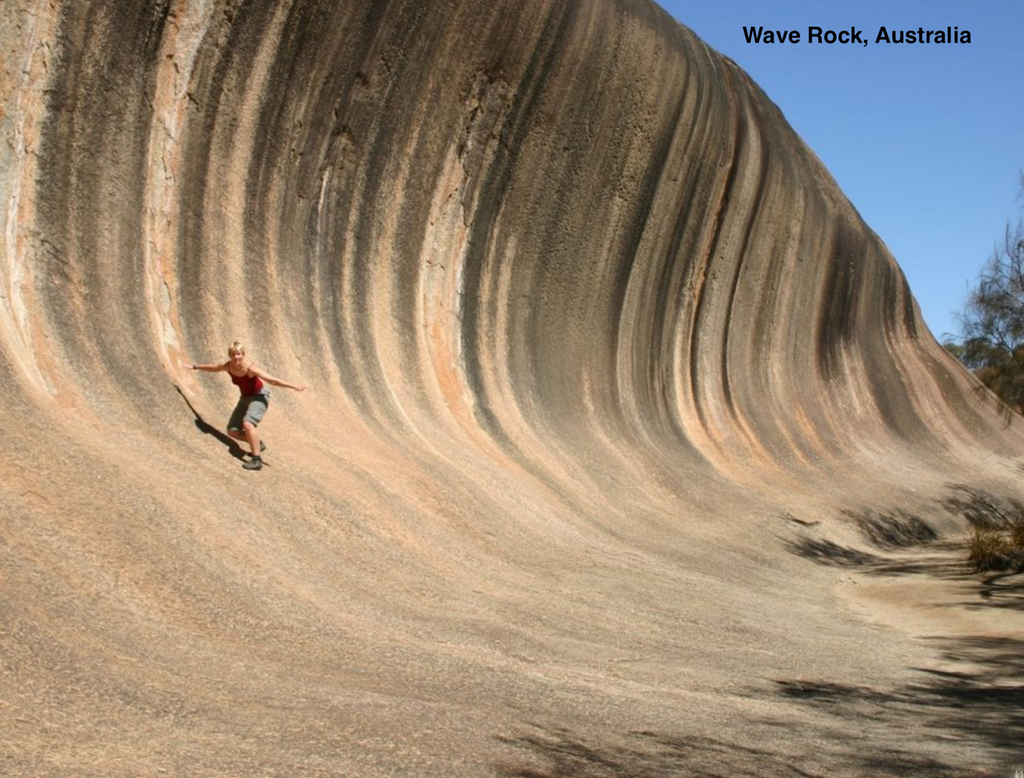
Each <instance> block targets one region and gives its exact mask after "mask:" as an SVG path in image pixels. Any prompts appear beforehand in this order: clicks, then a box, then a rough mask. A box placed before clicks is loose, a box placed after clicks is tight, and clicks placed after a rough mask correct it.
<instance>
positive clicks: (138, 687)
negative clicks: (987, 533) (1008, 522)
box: [0, 0, 1024, 778]
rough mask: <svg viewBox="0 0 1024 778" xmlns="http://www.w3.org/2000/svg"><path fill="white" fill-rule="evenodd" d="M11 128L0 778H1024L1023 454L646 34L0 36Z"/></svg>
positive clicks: (709, 67) (23, 3)
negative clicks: (990, 553) (994, 575)
mask: <svg viewBox="0 0 1024 778" xmlns="http://www.w3.org/2000/svg"><path fill="white" fill-rule="evenodd" d="M0 100H2V102H0V204H2V206H3V207H2V209H0V227H2V229H0V377H2V378H3V385H4V392H3V409H2V411H0V773H3V774H5V775H12V776H33V777H35V776H50V775H53V776H65V775H67V776H72V775H73V776H104V777H105V778H106V777H108V776H158V775H165V774H166V775H190V776H257V775H268V776H269V775H274V776H293V775H294V776H304V777H308V776H342V775H344V776H360V777H363V776H369V777H371V778H372V777H374V776H390V775H407V776H455V777H458V776H467V777H472V778H477V777H478V776H490V775H495V776H551V777H552V778H553V777H555V776H566V777H567V776H587V777H588V778H594V777H596V778H602V777H604V776H609V777H610V776H616V777H618V776H627V775H629V776H676V775H691V774H692V775H709V776H719V775H722V776H725V775H730V776H732V775H749V774H766V775H768V774H770V775H808V774H810V775H819V774H820V775H824V774H827V775H830V776H843V775H849V776H862V775H865V774H872V775H890V774H891V775H906V774H909V773H910V772H915V771H920V774H922V775H923V774H929V775H949V776H952V775H957V776H961V775H975V774H977V775H982V774H985V775H1003V774H1006V775H1010V774H1012V769H1013V768H1014V767H1015V765H1014V763H1013V762H1012V760H1011V755H1012V753H1013V749H1015V748H1019V744H1020V742H1022V740H1024V732H1022V728H1024V725H1022V722H1021V718H1020V715H1019V710H1020V696H1019V686H1013V687H1012V688H1011V687H1008V686H1006V684H1007V683H1009V682H1010V681H1009V680H1007V679H1013V678H1017V679H1018V683H1019V675H1020V672H1021V670H1022V668H1021V665H1020V659H1019V657H1020V656H1021V655H1022V653H1021V651H1020V647H1021V646H1020V639H1019V638H1020V635H1022V634H1024V625H1022V624H1021V623H1020V615H1021V609H1020V607H1019V603H1018V601H1015V600H1013V599H1012V594H1013V590H1012V588H1011V589H1010V590H1009V591H1010V593H1009V594H1008V595H1005V596H1006V597H1010V598H1011V599H1009V600H1007V599H1005V597H1004V591H1003V590H1001V589H999V590H997V591H996V593H997V595H998V596H993V594H992V592H993V590H992V589H990V590H987V594H988V598H987V599H982V598H980V597H978V592H977V591H976V590H974V589H972V588H971V587H972V586H973V585H974V583H973V581H972V579H970V578H969V577H968V576H965V575H964V574H963V572H962V571H963V566H962V554H961V552H960V551H959V550H958V546H957V541H958V538H959V537H960V536H961V535H962V534H963V533H964V532H965V530H966V528H967V526H968V524H967V521H966V519H971V518H973V519H975V520H978V519H979V516H981V517H984V516H985V515H988V516H991V515H998V514H999V513H1002V514H1005V515H1009V512H1010V510H1011V506H1013V505H1014V501H1016V500H1019V499H1020V498H1021V497H1022V496H1024V489H1022V486H1021V467H1022V462H1024V460H1022V452H1024V433H1022V429H1024V426H1022V425H1021V424H1020V423H1019V422H1018V423H1012V424H1008V423H1007V420H1006V418H1005V416H1004V415H1003V413H1002V412H1001V410H1000V408H999V407H998V406H997V404H996V403H995V402H994V401H993V400H992V399H991V398H990V397H988V396H986V395H985V394H984V393H983V392H980V390H979V387H978V385H977V383H976V382H975V381H974V380H973V379H972V378H971V377H970V376H969V375H968V374H967V373H966V372H964V371H963V370H962V369H961V368H960V367H959V365H958V364H957V363H956V362H955V360H953V359H952V358H950V357H949V356H948V355H947V354H946V353H945V352H944V351H943V350H942V349H941V348H940V347H939V346H938V345H937V344H936V342H935V341H934V339H933V338H932V336H931V335H930V333H929V332H928V331H927V330H926V329H925V327H924V325H923V323H922V320H921V317H920V315H919V312H918V309H917V306H916V304H915V302H914V300H913V298H912V296H911V293H910V291H909V289H908V288H907V284H906V282H905V280H904V278H903V276H902V274H901V273H900V271H899V268H898V267H897V265H896V262H895V261H894V259H893V258H892V257H891V256H890V254H889V253H888V251H887V249H886V248H885V246H884V245H883V244H882V243H881V242H880V241H879V239H878V238H877V237H876V236H875V235H874V234H873V233H872V231H871V230H870V228H869V227H868V226H867V225H865V224H864V223H863V221H862V220H861V218H860V217H859V215H858V214H857V212H856V211H855V210H854V208H853V207H852V206H851V205H850V203H849V202H848V201H847V200H846V199H845V197H844V196H843V194H842V193H841V192H840V191H839V189H838V188H837V186H836V185H835V183H834V181H833V180H832V179H831V177H830V176H829V174H828V172H827V171H826V170H825V169H824V168H823V167H822V165H821V163H820V162H819V161H818V160H817V159H816V157H815V156H814V155H813V153H812V152H811V151H810V150H808V148H807V147H806V146H805V145H804V144H803V142H802V141H801V140H800V138H799V137H798V136H797V135H796V134H795V133H794V132H793V130H792V129H791V128H790V127H789V126H788V125H787V124H786V122H785V120H784V118H783V117H782V115H781V113H780V112H779V110H778V109H777V108H776V107H775V106H774V105H773V104H772V103H771V101H770V99H769V97H768V96H765V95H764V94H763V93H762V92H761V91H760V89H759V88H758V87H757V86H756V85H755V84H754V83H752V82H751V81H750V79H749V78H748V77H747V75H746V74H744V73H743V72H742V71H741V70H739V69H738V68H737V67H736V66H735V65H734V64H733V63H732V62H731V61H729V60H727V59H724V58H722V57H721V56H719V55H717V54H716V53H715V52H714V51H712V50H710V49H708V48H707V47H706V46H705V45H704V44H703V43H702V42H701V41H700V40H699V39H697V38H696V37H695V36H694V35H693V34H692V33H691V32H689V31H688V30H687V29H685V28H683V27H681V26H679V25H678V24H676V23H675V22H674V21H672V20H671V19H670V18H669V17H668V16H667V15H666V14H664V13H663V12H661V11H660V10H659V9H658V8H657V7H656V6H654V5H653V4H650V3H647V2H643V1H642V0H587V1H586V2H556V1H555V0H487V1H486V2H485V1H484V0H444V1H443V0H437V1H436V2H434V0H431V1H430V2H426V1H425V0H260V1H259V2H252V1H250V2H244V1H243V0H145V1H143V0H51V2H45V1H43V0H2V2H0ZM880 185H884V182H880ZM235 340H240V341H242V342H243V343H245V344H246V346H247V355H248V356H249V357H251V358H254V359H255V360H257V363H258V365H259V366H262V367H263V369H264V370H265V371H266V372H268V373H269V374H270V375H272V376H275V377H278V378H281V379H284V380H286V381H288V382H291V383H297V384H303V383H309V384H310V385H311V387H312V388H311V389H310V390H309V391H308V392H303V393H293V392H291V391H289V390H288V389H286V388H273V389H272V398H271V400H270V409H269V411H268V414H267V416H266V418H265V419H264V421H263V423H262V424H261V425H260V427H259V430H260V432H261V434H262V436H263V439H264V441H265V442H266V443H267V444H268V450H267V453H266V454H265V455H264V462H265V465H264V468H263V470H262V471H260V472H258V473H252V472H247V471H244V470H243V469H242V468H241V467H240V463H241V462H240V460H241V459H242V457H243V454H242V453H241V452H240V451H239V450H238V448H237V447H233V444H232V442H231V441H230V440H229V439H228V438H227V437H226V435H225V433H224V432H223V431H222V430H223V429H224V426H225V423H226V421H227V419H228V416H229V414H230V412H231V410H232V408H233V406H234V403H235V401H236V399H237V390H236V389H235V388H234V387H233V386H232V385H231V383H230V382H229V381H228V379H227V377H226V376H224V375H223V374H220V373H203V372H193V371H190V370H188V369H186V367H185V365H187V364H190V363H192V362H198V363H202V364H223V363H225V362H226V361H227V353H226V352H227V347H228V345H229V344H230V343H231V342H233V341H235ZM243 447H244V444H243ZM244 450H245V451H247V450H248V449H247V448H244ZM986 512H987V513H986ZM989 585H990V587H995V586H996V584H995V583H992V582H990V584H989ZM1018 596H1019V591H1018ZM1000 598H1003V599H1000ZM993 603H994V604H996V605H1004V606H1005V605H1007V603H1009V606H1008V607H1003V608H1001V609H998V610H991V611H990V610H986V609H985V608H983V607H982V606H983V605H985V604H989V605H991V604H993ZM924 606H929V607H924ZM931 606H941V607H931ZM975 606H977V607H975ZM1014 619H1017V621H1014ZM966 636H970V639H967V637H966ZM1014 636H1016V637H1014ZM1014 657H1016V658H1014ZM938 670H941V671H942V672H936V671H938ZM986 684H989V685H992V686H994V687H998V689H997V690H996V691H995V692H992V691H991V690H990V689H989V687H988V686H986ZM1007 689H1010V691H1009V692H1007ZM1014 689H1016V690H1017V691H1013V690H1014ZM999 690H1001V691H999ZM989 692H991V693H989ZM1008 695H1009V696H1008ZM1013 695H1016V697H1014V696H1013ZM965 700H969V701H970V705H965V704H962V703H963V702H964V701H965ZM1007 706H1008V707H1007ZM1007 709H1012V710H1016V711H1018V712H1017V713H1016V714H1013V715H1009V716H1008V715H1007V713H1006V711H1007ZM1018 754H1019V752H1018ZM1016 767H1018V768H1024V763H1020V762H1019V760H1018V764H1017V765H1016ZM986 770H988V771H989V772H985V771H986ZM1000 770H1002V771H1004V772H999V771H1000ZM993 771H994V772H993Z"/></svg>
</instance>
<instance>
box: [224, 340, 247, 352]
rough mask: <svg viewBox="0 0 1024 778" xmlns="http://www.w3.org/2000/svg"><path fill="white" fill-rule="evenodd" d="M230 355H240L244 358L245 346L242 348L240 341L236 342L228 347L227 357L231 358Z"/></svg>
mask: <svg viewBox="0 0 1024 778" xmlns="http://www.w3.org/2000/svg"><path fill="white" fill-rule="evenodd" d="M232 354H241V355H243V356H245V346H243V345H242V343H241V342H240V341H237V340H236V341H235V342H234V343H232V344H231V345H230V346H228V356H231V355H232Z"/></svg>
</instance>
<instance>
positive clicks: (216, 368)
mask: <svg viewBox="0 0 1024 778" xmlns="http://www.w3.org/2000/svg"><path fill="white" fill-rule="evenodd" d="M181 366H182V367H184V368H185V369H186V370H205V371H206V372H207V373H219V372H220V371H221V370H227V369H228V363H227V362H224V363H223V364H220V365H196V364H191V363H189V362H182V363H181Z"/></svg>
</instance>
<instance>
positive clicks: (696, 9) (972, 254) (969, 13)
mask: <svg viewBox="0 0 1024 778" xmlns="http://www.w3.org/2000/svg"><path fill="white" fill-rule="evenodd" d="M659 4H660V5H661V6H662V7H663V8H664V9H665V10H666V11H668V12H669V13H670V14H672V16H674V17H675V18H676V19H678V20H679V21H680V22H682V23H683V24H685V25H686V26H687V27H689V28H690V29H691V30H693V31H694V32H696V33H697V35H699V36H700V37H701V38H702V39H703V40H704V41H705V42H706V43H708V44H709V45H710V46H711V47H712V48H714V49H716V50H718V51H719V52H721V53H723V54H725V55H726V56H728V57H730V58H731V59H733V60H735V61H736V62H737V63H738V64H739V66H740V67H742V68H743V69H744V70H746V71H747V73H749V74H750V75H751V77H752V78H753V79H754V80H755V81H756V82H757V83H758V84H759V85H760V86H761V88H762V89H763V90H764V91H765V93H766V94H767V95H768V97H769V98H771V100H772V101H773V102H774V103H775V104H776V105H778V106H779V108H781V109H782V111H783V113H784V114H785V116H786V118H787V119H788V120H789V123H790V124H791V125H792V126H793V127H794V129H796V131H797V132H798V133H799V134H800V136H801V137H802V138H803V139H804V141H805V142H806V143H807V144H808V146H810V147H811V149H813V150H814V152H815V153H816V154H817V155H818V157H820V158H821V160H822V161H823V162H824V163H825V166H826V167H827V168H828V169H829V171H830V172H831V173H832V175H833V176H834V177H835V179H836V181H837V182H838V183H839V186H840V187H841V188H842V189H843V191H844V192H845V193H846V196H847V197H848V198H849V199H850V201H851V202H852V203H853V205H854V206H855V207H856V208H857V210H858V211H859V212H860V214H861V216H863V217H864V220H865V221H866V222H867V223H868V225H869V226H870V227H871V228H872V229H873V230H874V231H875V232H876V233H877V234H878V235H879V236H880V237H881V238H882V240H883V241H885V243H886V245H887V246H888V247H889V250H890V251H891V252H892V253H893V256H895V257H896V261H897V262H898V263H899V265H900V267H901V268H902V269H903V272H904V273H905V274H906V276H907V279H908V281H909V282H910V287H911V290H912V291H913V293H914V297H915V298H916V299H917V301H918V304H919V305H920V306H921V311H922V313H923V315H924V318H925V322H926V323H927V325H928V327H929V329H931V331H932V333H933V334H934V335H935V336H936V337H937V338H939V339H940V340H941V339H942V336H943V335H944V334H945V333H953V334H956V332H957V324H956V319H955V314H956V312H957V311H959V310H960V309H961V307H962V305H963V302H964V299H965V298H966V295H967V289H968V286H969V285H971V284H973V283H974V281H975V279H976V278H977V274H978V271H979V270H980V269H981V267H982V265H983V264H984V262H985V261H986V260H987V259H988V257H989V256H990V255H991V253H992V250H993V247H994V246H995V244H996V242H997V241H998V240H999V239H1000V238H1001V237H1002V236H1003V231H1004V230H1005V228H1006V223H1007V221H1009V220H1014V221H1015V220H1016V219H1017V218H1018V216H1019V215H1020V214H1021V213H1022V210H1024V200H1022V197H1021V193H1020V174H1021V171H1024V39H1022V32H1021V31H1022V30H1024V3H1022V2H1018V0H975V2H965V1H960V2H952V1H951V0H930V1H929V2H924V1H923V0H889V2H878V1H877V0H859V1H858V2H855V3H854V2H846V1H842V2H830V3H823V2H821V1H820V0H815V1H813V2H812V0H758V1H755V0H719V2H712V1H711V0H704V1H703V2H699V3H698V2H692V1H691V2H683V0H663V1H662V2H660V3H659ZM744 26H747V27H751V26H762V27H764V28H765V29H769V28H770V29H778V30H798V31H800V33H801V40H800V43H797V44H792V43H785V44H765V43H760V44H758V43H747V41H746V38H745V37H744V32H743V28H744ZM811 26H815V27H821V28H823V29H824V30H829V29H831V30H835V31H840V30H849V29H850V28H851V27H855V28H856V29H858V30H861V31H862V35H861V37H862V38H863V39H864V40H866V41H867V45H866V46H862V45H860V44H848V45H843V44H839V43H836V44H833V45H828V44H825V43H809V42H807V37H808V36H807V30H808V27H811ZM883 26H884V27H886V28H888V29H889V30H907V29H914V30H916V29H918V28H919V27H923V28H924V29H925V30H929V29H942V30H945V29H946V27H958V28H959V29H960V31H963V30H970V33H971V42H970V43H969V44H944V45H943V44H927V43H918V44H906V43H904V44H902V45H899V44H888V45H887V44H885V43H875V37H876V35H877V33H878V30H879V28H880V27H883Z"/></svg>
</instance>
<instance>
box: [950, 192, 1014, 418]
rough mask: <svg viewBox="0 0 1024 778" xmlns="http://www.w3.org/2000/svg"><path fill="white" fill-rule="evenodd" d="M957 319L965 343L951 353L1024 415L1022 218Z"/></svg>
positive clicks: (1008, 228)
mask: <svg viewBox="0 0 1024 778" xmlns="http://www.w3.org/2000/svg"><path fill="white" fill-rule="evenodd" d="M1021 190H1022V192H1024V174H1022V175H1021ZM957 318H958V320H959V323H960V332H961V336H962V338H963V340H962V342H961V343H960V344H947V348H949V349H950V351H952V352H953V353H954V354H956V355H957V356H958V357H959V359H960V361H961V362H963V363H964V364H965V365H966V366H967V367H968V368H970V369H971V370H973V371H974V373H975V375H977V376H978V378H979V379H981V381H982V383H984V384H985V386H987V387H988V388H989V389H991V390H992V391H993V392H995V394H996V395H997V396H999V398H1000V399H1002V400H1003V402H1005V403H1006V404H1007V405H1008V406H1010V407H1011V408H1012V409H1014V410H1016V411H1017V412H1018V413H1021V412H1024V216H1022V217H1021V218H1019V219H1018V220H1017V223H1016V224H1013V223H1007V225H1006V234H1005V235H1004V237H1003V241H1002V243H1001V244H998V245H996V247H995V249H994V250H993V252H992V256H991V257H989V260H988V262H987V263H986V264H985V266H984V268H982V271H981V273H980V274H979V276H978V283H977V286H975V287H974V288H973V289H971V290H970V291H969V293H968V297H967V303H966V304H965V306H964V310H963V312H962V313H961V314H960V315H959V316H958V317H957ZM958 352H959V353H958Z"/></svg>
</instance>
